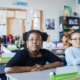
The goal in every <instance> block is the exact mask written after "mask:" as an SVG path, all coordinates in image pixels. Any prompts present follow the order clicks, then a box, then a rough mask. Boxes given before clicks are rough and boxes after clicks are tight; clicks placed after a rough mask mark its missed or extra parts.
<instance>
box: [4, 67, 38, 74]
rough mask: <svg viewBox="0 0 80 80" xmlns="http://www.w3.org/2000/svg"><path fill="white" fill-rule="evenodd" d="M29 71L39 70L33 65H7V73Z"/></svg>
mask: <svg viewBox="0 0 80 80" xmlns="http://www.w3.org/2000/svg"><path fill="white" fill-rule="evenodd" d="M28 71H38V69H36V68H34V67H31V66H27V67H26V66H24V67H23V66H14V67H5V73H20V72H28Z"/></svg>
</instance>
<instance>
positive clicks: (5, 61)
mask: <svg viewBox="0 0 80 80" xmlns="http://www.w3.org/2000/svg"><path fill="white" fill-rule="evenodd" d="M8 61H9V60H3V61H0V64H1V63H7V62H8Z"/></svg>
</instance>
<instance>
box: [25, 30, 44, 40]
mask: <svg viewBox="0 0 80 80" xmlns="http://www.w3.org/2000/svg"><path fill="white" fill-rule="evenodd" d="M31 33H38V34H40V36H41V38H42V40H43V37H42V36H43V35H42V32H41V31H39V30H30V31H28V32H27V37H26V41H28V38H29V35H30V34H31Z"/></svg>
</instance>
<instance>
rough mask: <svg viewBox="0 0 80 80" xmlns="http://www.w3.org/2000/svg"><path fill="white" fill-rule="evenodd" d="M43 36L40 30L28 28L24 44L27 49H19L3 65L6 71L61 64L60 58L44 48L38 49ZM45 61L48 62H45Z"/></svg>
mask: <svg viewBox="0 0 80 80" xmlns="http://www.w3.org/2000/svg"><path fill="white" fill-rule="evenodd" d="M42 42H43V38H42V32H40V31H38V30H30V31H29V32H28V33H27V39H26V44H27V47H28V49H23V50H20V51H19V52H18V53H17V54H16V55H15V56H14V57H13V58H12V59H11V60H10V61H9V62H8V63H7V64H6V67H5V72H6V73H19V72H27V71H41V70H44V69H48V68H55V67H59V66H62V65H63V63H62V60H61V59H60V58H58V57H57V56H55V55H54V54H53V53H52V52H50V51H48V50H46V49H40V47H41V46H42ZM46 61H48V62H50V63H49V64H46Z"/></svg>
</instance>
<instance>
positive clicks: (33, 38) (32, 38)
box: [26, 32, 42, 52]
mask: <svg viewBox="0 0 80 80" xmlns="http://www.w3.org/2000/svg"><path fill="white" fill-rule="evenodd" d="M26 43H27V46H28V49H29V50H30V51H32V52H35V51H39V49H40V47H41V46H42V38H41V36H40V34H38V33H35V32H34V33H31V34H30V35H29V38H28V41H26Z"/></svg>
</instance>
